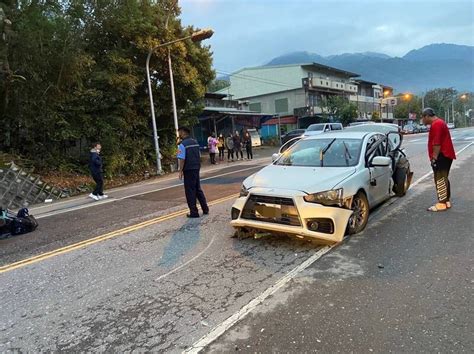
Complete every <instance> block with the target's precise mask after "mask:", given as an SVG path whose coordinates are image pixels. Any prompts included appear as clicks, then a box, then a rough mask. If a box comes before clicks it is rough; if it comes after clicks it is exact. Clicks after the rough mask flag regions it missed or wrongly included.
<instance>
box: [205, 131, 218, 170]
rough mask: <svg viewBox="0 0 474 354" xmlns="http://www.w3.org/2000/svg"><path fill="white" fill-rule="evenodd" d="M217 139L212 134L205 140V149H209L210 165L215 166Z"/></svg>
mask: <svg viewBox="0 0 474 354" xmlns="http://www.w3.org/2000/svg"><path fill="white" fill-rule="evenodd" d="M217 143H218V141H217V139H216V135H215V134H214V133H212V134H211V136H210V137H209V138H207V147H208V148H209V156H210V157H211V164H213V165H216V164H217V162H216V153H217Z"/></svg>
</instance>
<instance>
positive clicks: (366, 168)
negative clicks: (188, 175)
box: [231, 131, 412, 243]
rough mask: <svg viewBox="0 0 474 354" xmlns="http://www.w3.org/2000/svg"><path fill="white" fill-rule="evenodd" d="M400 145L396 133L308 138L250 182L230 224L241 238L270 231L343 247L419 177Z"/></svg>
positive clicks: (335, 134) (244, 186)
mask: <svg viewBox="0 0 474 354" xmlns="http://www.w3.org/2000/svg"><path fill="white" fill-rule="evenodd" d="M384 132H385V131H384ZM401 141H402V136H401V135H400V134H399V133H398V132H396V131H389V132H388V133H386V134H384V133H380V132H358V131H354V132H349V131H347V132H344V131H342V132H337V133H336V132H335V133H326V134H323V135H319V136H315V137H307V138H303V139H301V140H299V141H297V142H296V143H294V144H293V145H292V146H291V147H290V148H288V149H287V150H285V151H284V152H283V153H282V154H277V156H274V162H273V164H271V165H269V166H267V167H265V168H263V169H262V170H260V171H259V172H257V173H255V174H254V175H252V176H250V177H248V178H247V179H246V180H245V181H244V183H243V185H242V190H241V193H240V197H239V198H238V199H237V200H236V202H235V203H234V205H233V207H232V212H231V214H232V221H231V224H232V226H234V227H235V228H236V233H237V235H238V236H243V235H248V234H252V233H256V232H260V231H264V232H269V233H276V234H287V235H294V236H298V237H302V238H310V239H316V240H319V241H322V242H328V243H333V242H340V241H342V239H343V237H344V235H345V234H346V233H348V234H355V233H358V232H360V231H362V230H363V229H364V228H365V226H366V224H367V221H368V217H369V212H370V209H372V208H373V207H375V206H376V205H378V204H380V203H382V202H384V201H385V200H387V199H388V198H390V197H391V196H392V195H393V193H395V194H397V195H399V196H402V195H404V194H405V192H406V190H407V189H408V187H409V185H410V181H411V177H412V173H411V171H410V166H409V162H408V159H407V158H406V155H405V154H404V153H403V151H402V150H401V149H400V145H401Z"/></svg>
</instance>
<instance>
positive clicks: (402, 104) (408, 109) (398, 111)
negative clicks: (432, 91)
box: [394, 94, 422, 119]
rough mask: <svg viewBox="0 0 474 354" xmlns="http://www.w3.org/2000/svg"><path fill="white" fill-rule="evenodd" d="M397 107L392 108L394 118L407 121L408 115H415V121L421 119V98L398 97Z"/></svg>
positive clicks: (414, 96)
mask: <svg viewBox="0 0 474 354" xmlns="http://www.w3.org/2000/svg"><path fill="white" fill-rule="evenodd" d="M397 98H398V100H397V105H396V106H395V108H394V115H395V118H399V119H408V118H409V116H410V113H413V114H416V117H417V119H420V118H421V110H422V109H421V98H420V97H418V96H416V95H408V96H407V95H403V94H401V95H398V96H397Z"/></svg>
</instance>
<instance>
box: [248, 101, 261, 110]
mask: <svg viewBox="0 0 474 354" xmlns="http://www.w3.org/2000/svg"><path fill="white" fill-rule="evenodd" d="M249 110H251V111H252V112H258V113H262V103H261V102H254V103H250V104H249Z"/></svg>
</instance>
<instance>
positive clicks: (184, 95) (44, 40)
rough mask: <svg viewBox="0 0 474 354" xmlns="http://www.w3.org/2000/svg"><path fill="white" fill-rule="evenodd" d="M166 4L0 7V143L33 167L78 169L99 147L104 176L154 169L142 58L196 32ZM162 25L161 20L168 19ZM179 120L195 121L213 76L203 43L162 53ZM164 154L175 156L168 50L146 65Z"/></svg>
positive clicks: (25, 2) (17, 2)
mask: <svg viewBox="0 0 474 354" xmlns="http://www.w3.org/2000/svg"><path fill="white" fill-rule="evenodd" d="M174 3H175V2H174V1H172V0H166V1H165V0H163V1H158V2H157V1H152V0H123V1H119V0H74V1H72V0H67V1H58V0H9V1H8V0H7V1H5V0H4V1H3V2H0V8H1V10H0V24H1V27H0V32H1V36H0V80H1V81H0V119H1V121H0V124H1V131H0V147H1V149H2V151H4V152H9V153H13V154H19V155H21V156H25V157H27V158H30V159H31V160H33V161H34V163H35V164H36V166H37V167H40V168H43V169H45V168H48V169H57V168H67V169H78V168H79V169H80V168H81V166H85V162H86V160H87V156H88V154H87V153H88V149H89V146H90V144H91V143H92V142H93V141H100V142H101V143H102V145H103V153H104V156H105V161H106V162H107V166H106V171H107V174H109V175H113V174H118V173H125V174H127V173H131V172H133V171H137V170H140V169H144V168H146V167H147V166H149V165H152V164H153V158H154V157H153V156H154V155H153V139H152V130H151V118H150V105H149V99H148V92H147V83H146V72H145V61H146V56H147V54H148V50H149V48H152V47H154V46H156V45H158V44H160V43H163V42H167V41H169V40H173V39H176V38H182V37H185V36H187V35H189V34H190V33H192V32H193V31H194V30H195V29H193V28H190V27H183V26H182V24H181V22H180V20H179V17H178V16H179V11H180V10H179V8H178V7H176V6H174V5H173V4H174ZM167 20H169V23H168V27H167V28H166V23H167V22H168V21H167ZM169 48H170V50H171V56H172V60H173V73H174V81H175V90H176V99H177V107H178V110H179V122H180V124H192V123H195V119H196V118H195V117H196V115H197V113H198V112H199V110H200V109H201V107H200V106H199V104H198V102H200V99H201V98H202V97H203V96H204V93H205V90H206V87H207V86H208V85H209V83H210V82H211V81H212V80H213V79H214V72H213V71H212V69H211V64H212V59H211V54H212V53H211V52H210V50H209V48H208V47H206V46H204V45H202V44H199V43H193V42H191V41H184V42H179V43H176V44H174V45H172V46H170V47H169ZM151 70H152V81H153V87H154V92H153V94H154V100H155V110H156V114H157V123H158V129H159V135H160V143H161V145H162V146H163V154H164V157H165V159H166V157H167V155H168V156H169V155H171V154H172V153H173V149H174V145H175V138H174V126H173V119H172V108H171V107H172V105H171V94H170V83H169V82H170V81H169V72H168V65H167V49H166V48H161V49H158V50H156V52H155V54H154V55H153V56H152V60H151Z"/></svg>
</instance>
